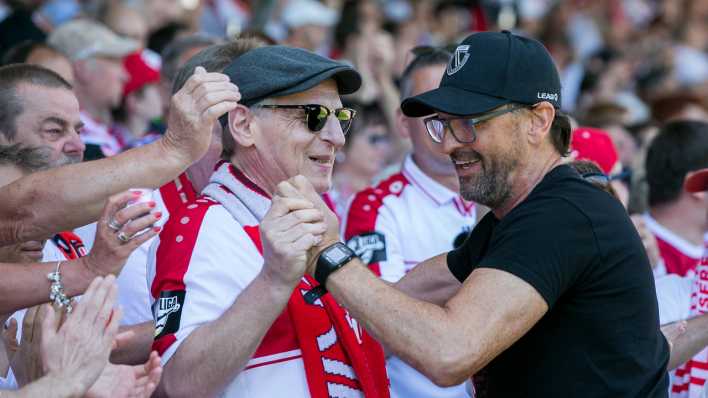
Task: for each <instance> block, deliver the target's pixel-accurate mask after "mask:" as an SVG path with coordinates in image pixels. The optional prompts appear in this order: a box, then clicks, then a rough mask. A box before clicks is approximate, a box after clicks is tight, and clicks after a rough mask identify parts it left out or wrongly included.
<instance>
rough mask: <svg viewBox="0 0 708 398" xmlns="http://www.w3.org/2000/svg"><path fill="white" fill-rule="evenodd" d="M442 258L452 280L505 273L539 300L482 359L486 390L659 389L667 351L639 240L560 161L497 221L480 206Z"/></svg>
mask: <svg viewBox="0 0 708 398" xmlns="http://www.w3.org/2000/svg"><path fill="white" fill-rule="evenodd" d="M447 262H448V266H449V268H450V271H451V272H452V273H453V274H454V275H455V277H456V278H457V279H459V280H460V281H464V280H465V279H466V278H467V277H468V276H469V274H470V273H471V272H472V271H473V270H474V269H475V268H494V269H499V270H503V271H506V272H509V273H511V274H513V275H515V276H517V277H519V278H521V279H523V280H524V281H526V282H527V283H529V284H530V285H531V286H533V287H534V288H535V289H536V291H538V293H540V294H541V296H542V297H543V299H544V300H545V301H546V303H547V304H548V308H549V310H548V312H547V313H546V314H545V315H544V316H543V317H542V318H541V320H539V322H538V323H537V324H536V325H534V327H532V328H531V330H529V331H528V333H526V335H525V336H523V337H522V338H521V339H519V340H518V341H517V342H516V343H514V344H513V345H512V346H511V347H509V348H508V349H507V350H506V351H504V352H503V353H501V354H500V355H499V356H498V357H497V358H495V359H494V360H493V361H492V362H490V363H489V365H487V367H486V369H485V370H486V372H487V374H486V379H487V382H488V385H487V393H488V396H489V397H490V398H500V397H501V398H506V397H514V398H522V397H543V398H549V397H573V398H583V397H593V398H596V397H612V398H615V397H621V398H633V397H636V398H658V397H666V396H667V394H668V377H667V373H666V365H667V362H668V360H669V349H668V344H667V342H666V340H665V339H664V337H663V335H662V334H661V331H660V330H659V313H658V307H657V302H656V293H655V288H654V279H653V276H652V272H651V268H650V266H649V260H648V259H647V256H646V252H645V251H644V247H643V245H642V242H641V240H640V238H639V236H638V234H637V231H636V229H635V228H634V226H633V225H632V222H631V220H630V219H629V217H628V216H627V213H626V211H625V210H624V208H623V207H622V205H621V204H620V202H619V201H618V200H616V199H615V198H613V197H612V196H610V195H609V194H608V193H607V192H604V191H602V190H600V189H598V188H596V187H594V186H592V185H591V184H589V183H587V182H585V181H584V180H582V178H581V177H580V176H579V175H578V173H577V172H576V171H575V170H573V169H572V168H570V167H569V166H558V167H556V168H555V169H553V170H552V171H551V172H549V173H548V174H547V175H546V176H545V177H544V178H543V180H542V181H541V183H539V184H538V185H537V186H536V187H535V189H534V190H533V191H532V192H531V194H530V195H529V196H528V197H527V198H526V199H525V200H524V201H523V202H522V203H520V204H519V205H518V206H516V207H515V208H514V209H512V211H511V212H509V213H508V214H507V215H506V216H505V217H503V218H502V219H501V220H497V219H496V218H495V217H494V214H492V213H491V212H490V213H489V214H487V215H486V216H485V217H484V218H483V219H482V220H481V221H480V222H479V224H478V225H477V226H476V227H475V229H474V230H473V231H472V232H471V234H470V236H469V238H468V239H467V240H466V241H465V243H464V244H463V246H462V247H460V248H458V249H456V250H454V251H452V252H450V253H449V254H448V256H447ZM500 294H503V292H500Z"/></svg>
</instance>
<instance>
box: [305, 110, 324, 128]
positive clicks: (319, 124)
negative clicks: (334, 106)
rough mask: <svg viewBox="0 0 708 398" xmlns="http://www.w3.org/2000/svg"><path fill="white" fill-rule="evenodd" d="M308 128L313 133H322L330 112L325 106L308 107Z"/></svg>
mask: <svg viewBox="0 0 708 398" xmlns="http://www.w3.org/2000/svg"><path fill="white" fill-rule="evenodd" d="M306 109H307V127H308V128H309V129H310V130H312V131H320V130H322V128H323V127H324V126H325V124H327V116H329V110H328V109H327V108H325V107H324V106H311V107H307V108H306Z"/></svg>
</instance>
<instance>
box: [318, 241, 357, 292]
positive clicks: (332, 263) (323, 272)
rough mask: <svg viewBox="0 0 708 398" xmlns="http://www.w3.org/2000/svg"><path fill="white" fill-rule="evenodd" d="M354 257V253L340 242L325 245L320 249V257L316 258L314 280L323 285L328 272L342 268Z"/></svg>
mask: <svg viewBox="0 0 708 398" xmlns="http://www.w3.org/2000/svg"><path fill="white" fill-rule="evenodd" d="M354 257H356V253H354V251H353V250H352V249H350V248H349V246H347V245H345V244H344V243H342V242H337V243H335V244H333V245H331V246H329V247H327V248H326V249H324V250H322V252H321V253H320V257H319V258H318V259H317V267H316V268H315V280H316V281H317V282H318V283H319V284H320V285H321V286H323V287H324V286H325V282H327V278H328V277H329V276H330V274H332V272H334V271H336V270H338V269H340V268H342V267H343V266H344V265H345V264H346V263H348V262H349V261H351V259H352V258H354Z"/></svg>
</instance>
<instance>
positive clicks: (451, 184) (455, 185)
mask: <svg viewBox="0 0 708 398" xmlns="http://www.w3.org/2000/svg"><path fill="white" fill-rule="evenodd" d="M412 157H413V163H415V165H416V166H418V168H419V169H420V171H422V172H423V174H425V175H427V176H428V177H430V178H432V179H433V181H435V182H437V183H438V184H440V185H442V186H444V187H445V188H447V189H449V190H451V191H452V192H457V193H459V192H460V179H459V178H458V177H457V173H455V167H454V166H453V165H452V162H450V165H449V167H448V170H446V171H445V172H443V171H442V168H436V167H432V166H431V165H430V164H429V163H427V162H424V161H421V160H422V159H420V156H419V155H417V154H416V153H415V152H414V153H413V155H412Z"/></svg>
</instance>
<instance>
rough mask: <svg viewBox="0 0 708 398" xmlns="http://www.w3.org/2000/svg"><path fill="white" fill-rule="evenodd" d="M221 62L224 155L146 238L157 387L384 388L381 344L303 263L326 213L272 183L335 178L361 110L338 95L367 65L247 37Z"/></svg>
mask: <svg viewBox="0 0 708 398" xmlns="http://www.w3.org/2000/svg"><path fill="white" fill-rule="evenodd" d="M224 73H225V74H226V75H228V76H229V77H230V79H231V81H232V82H233V83H235V84H236V85H238V87H239V91H240V93H241V101H240V104H239V106H238V107H237V108H236V109H235V110H234V111H232V112H229V114H228V117H223V118H222V120H221V122H222V126H224V129H225V131H228V132H229V134H224V136H223V137H224V140H223V148H224V149H223V152H222V159H223V162H221V163H220V164H219V165H217V168H216V171H215V172H214V174H213V175H212V177H211V179H210V183H209V185H207V187H206V188H205V189H204V191H203V192H202V196H201V197H200V198H198V199H196V200H195V201H192V202H190V203H187V204H185V205H184V206H183V207H182V208H181V209H179V210H177V211H176V212H175V213H174V214H170V219H169V221H168V222H167V224H166V225H165V227H164V229H163V232H162V233H161V235H160V239H159V243H158V244H156V245H155V246H154V247H153V248H152V249H151V252H152V256H153V259H152V260H151V261H150V264H149V271H148V279H149V281H150V282H149V283H150V290H151V295H152V298H153V315H154V317H155V321H156V330H155V342H154V345H153V347H154V348H155V349H157V350H158V351H159V352H160V354H161V355H162V360H163V364H164V374H163V378H162V383H161V385H160V386H159V388H158V390H159V392H158V394H162V395H165V396H170V397H178V396H191V397H196V396H214V395H220V396H226V397H263V398H265V397H314V398H326V397H362V396H366V397H388V381H387V378H386V373H385V363H384V357H383V351H382V349H381V347H380V346H379V345H378V343H376V342H375V341H374V340H373V339H372V338H371V337H370V336H369V335H368V334H366V333H365V332H364V331H363V328H361V327H360V326H359V325H358V324H357V322H356V321H355V320H354V319H353V318H351V317H350V316H349V314H348V313H347V312H346V310H345V309H343V308H342V307H340V306H339V305H338V304H337V303H336V301H334V299H333V298H332V297H331V296H329V295H325V296H321V295H320V294H318V292H319V290H318V289H315V287H316V286H317V282H316V281H315V280H314V278H312V277H310V276H309V275H304V271H305V265H306V262H305V260H306V259H307V250H308V249H310V248H311V247H312V246H313V245H315V244H317V243H318V242H319V241H320V240H321V238H322V233H323V232H324V231H325V229H326V225H325V223H324V219H323V213H322V212H321V211H320V210H318V209H316V208H314V206H313V205H312V203H310V202H309V201H307V200H303V199H297V198H295V199H293V198H284V197H282V195H276V193H277V191H278V185H279V183H281V182H282V181H284V180H287V179H289V178H291V177H294V176H297V175H302V176H305V177H304V178H306V179H307V181H308V183H309V184H310V185H311V186H314V187H315V188H314V189H315V190H316V191H317V192H318V193H323V192H325V191H326V190H328V189H329V187H330V185H331V178H332V167H333V165H334V157H335V153H336V151H337V150H338V149H339V148H341V147H342V145H343V144H344V139H345V134H346V132H347V130H348V129H349V126H350V124H351V122H352V119H353V117H354V116H355V112H354V111H353V110H351V109H349V108H345V107H343V106H342V103H341V101H340V97H339V96H340V95H341V94H349V93H352V92H354V91H356V90H357V89H358V88H359V86H360V84H361V78H360V76H359V74H358V73H357V72H356V71H355V70H354V69H352V68H351V67H349V66H347V65H345V64H341V63H338V62H334V61H332V60H329V59H327V58H323V57H320V56H319V55H316V54H314V53H311V52H309V51H306V50H302V49H296V48H289V47H284V46H266V47H260V48H255V49H251V50H249V51H247V52H245V53H244V54H242V55H240V56H239V57H238V58H236V59H235V60H234V61H233V62H232V63H231V64H230V65H229V66H228V67H227V68H226V69H225V70H224ZM294 263H298V264H299V267H297V268H294V267H293V266H292V265H293V264H294ZM313 289H314V290H313Z"/></svg>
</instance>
